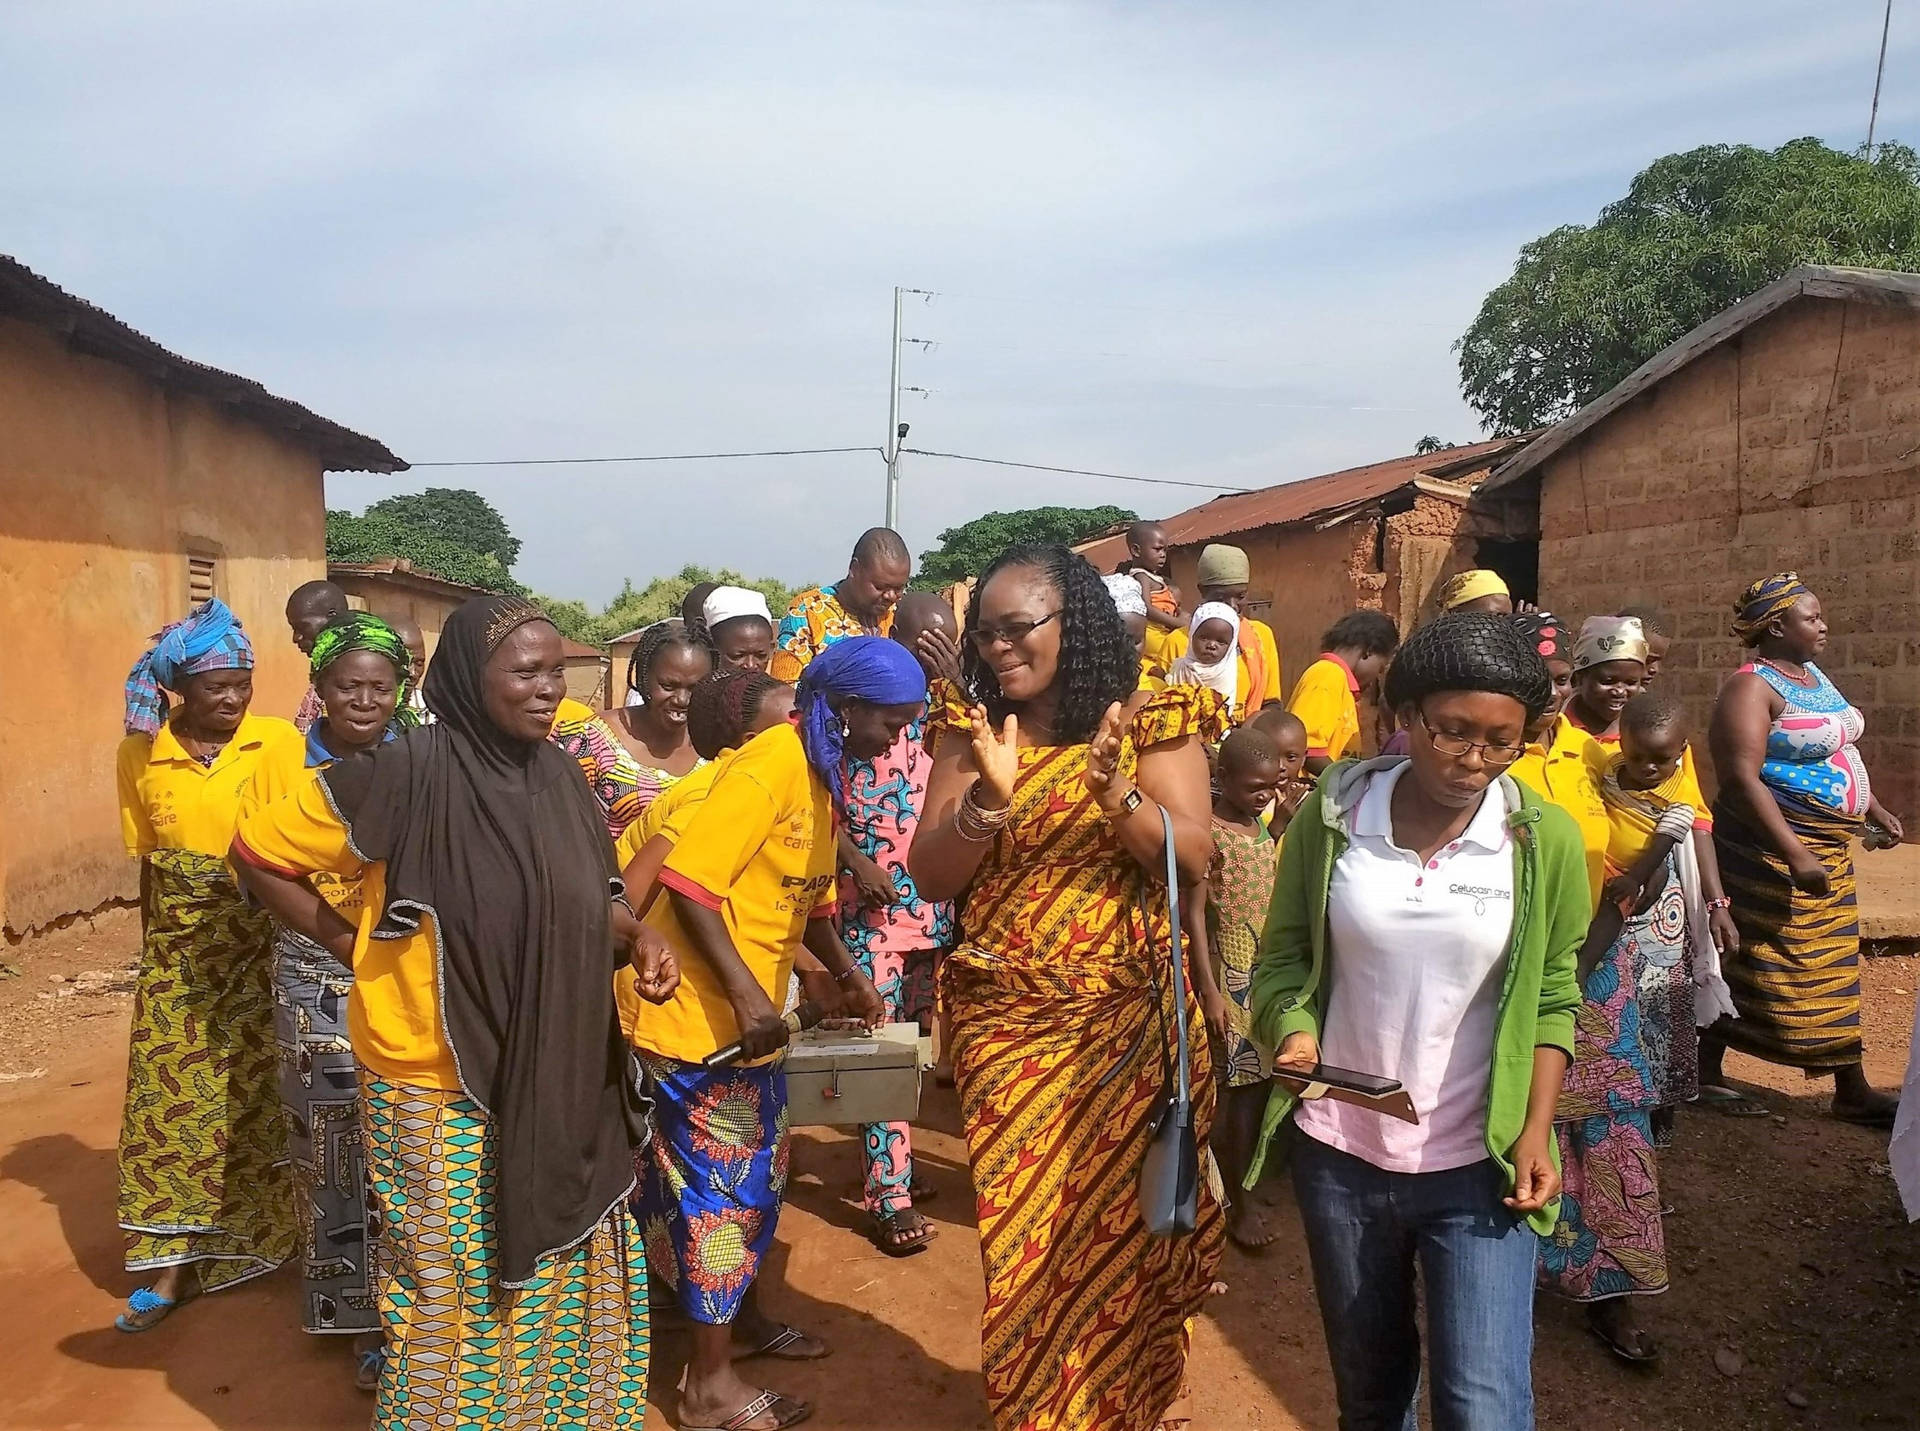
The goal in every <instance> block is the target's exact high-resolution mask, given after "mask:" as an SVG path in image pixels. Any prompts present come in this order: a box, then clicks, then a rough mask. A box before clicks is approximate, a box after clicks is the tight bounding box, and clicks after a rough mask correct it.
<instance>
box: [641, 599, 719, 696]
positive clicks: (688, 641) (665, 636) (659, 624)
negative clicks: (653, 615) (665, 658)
mask: <svg viewBox="0 0 1920 1431" xmlns="http://www.w3.org/2000/svg"><path fill="white" fill-rule="evenodd" d="M675 647H678V648H680V649H682V650H687V651H705V650H706V649H707V647H706V643H705V642H703V641H701V640H700V638H699V637H698V636H695V635H694V634H693V633H692V632H690V631H688V630H687V627H686V624H685V623H684V622H682V621H678V620H673V619H669V620H666V621H656V622H654V624H653V625H651V626H649V627H648V628H647V629H646V630H645V631H642V632H641V633H640V639H639V641H638V642H636V643H635V644H634V648H633V654H632V655H631V656H629V657H627V689H628V690H630V691H638V692H640V694H641V697H642V699H643V700H644V698H645V696H646V693H647V682H648V681H650V680H652V679H653V663H654V662H655V661H658V660H659V659H660V655H661V653H662V652H663V651H667V650H669V649H672V648H675Z"/></svg>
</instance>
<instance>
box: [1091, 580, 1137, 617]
mask: <svg viewBox="0 0 1920 1431" xmlns="http://www.w3.org/2000/svg"><path fill="white" fill-rule="evenodd" d="M1100 579H1101V580H1102V581H1104V582H1105V583H1106V584H1107V595H1108V596H1111V597H1112V598H1113V604H1114V608H1115V609H1116V610H1117V611H1119V613H1120V614H1121V615H1122V616H1145V615H1146V614H1147V594H1146V593H1145V592H1144V591H1142V590H1141V589H1140V583H1139V582H1137V581H1135V580H1134V579H1133V573H1132V572H1127V571H1122V572H1115V573H1114V574H1113V575H1112V576H1103V577H1101V578H1100Z"/></svg>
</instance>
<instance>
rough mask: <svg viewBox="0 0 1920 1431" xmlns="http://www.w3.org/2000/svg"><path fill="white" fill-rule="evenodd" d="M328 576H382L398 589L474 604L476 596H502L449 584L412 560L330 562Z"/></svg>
mask: <svg viewBox="0 0 1920 1431" xmlns="http://www.w3.org/2000/svg"><path fill="white" fill-rule="evenodd" d="M327 575H328V576H330V577H331V576H381V577H387V578H389V579H390V580H392V581H393V582H394V583H395V584H396V585H398V586H414V587H418V588H420V589H422V590H425V591H430V592H433V593H434V594H436V595H439V596H451V597H454V598H456V599H457V600H460V601H470V600H472V599H473V598H474V597H476V596H498V595H499V594H500V593H499V592H497V591H489V590H487V588H486V587H484V586H468V585H467V584H466V583H465V582H464V581H448V580H447V579H446V578H445V577H444V576H435V575H434V574H433V573H432V572H430V571H420V570H418V569H417V568H416V567H415V566H414V564H413V562H412V560H411V559H410V558H408V557H381V558H380V559H379V560H378V561H330V562H328V563H327Z"/></svg>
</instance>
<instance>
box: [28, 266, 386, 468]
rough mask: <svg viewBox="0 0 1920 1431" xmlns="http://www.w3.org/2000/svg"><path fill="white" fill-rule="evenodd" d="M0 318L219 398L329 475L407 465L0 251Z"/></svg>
mask: <svg viewBox="0 0 1920 1431" xmlns="http://www.w3.org/2000/svg"><path fill="white" fill-rule="evenodd" d="M0 317H4V318H18V319H20V320H21V321H22V322H26V323H33V324H36V325H38V326H39V327H42V328H46V329H49V330H50V331H52V332H54V333H57V334H59V335H60V337H61V338H62V339H63V340H64V341H65V342H66V345H67V346H68V347H69V348H71V349H72V350H73V351H74V352H76V353H85V354H87V355H88V356H89V357H94V358H104V359H105V360H106V361H107V362H110V363H118V364H119V365H120V366H121V367H123V368H130V369H132V370H133V371H134V372H136V373H138V374H140V376H142V377H143V378H145V379H147V381H149V382H151V383H154V384H156V385H157V386H159V387H163V388H167V389H169V390H170V391H174V392H183V393H192V394H193V395H195V396H197V397H203V398H206V399H208V400H209V401H211V402H215V403H218V404H219V405H220V406H222V407H224V408H225V409H226V410H227V411H228V412H230V413H231V414H232V415H233V416H234V417H237V418H239V419H240V420H242V421H243V422H250V423H252V424H254V425H255V426H256V427H262V428H265V429H266V430H267V431H269V432H273V433H277V434H279V435H280V436H282V437H284V438H285V439H286V440H287V441H289V442H291V443H293V444H295V445H296V446H299V447H304V448H305V449H307V450H308V451H309V452H312V453H313V454H314V455H315V456H317V457H318V458H319V459H320V465H321V466H322V467H323V468H324V469H325V470H326V471H328V472H404V471H406V470H407V464H406V463H405V462H402V461H401V460H400V459H399V458H398V457H395V456H394V455H393V454H392V453H391V452H389V451H388V450H387V448H386V446H385V445H384V444H382V443H379V442H376V441H374V439H373V438H371V437H363V436H362V435H361V434H359V433H357V432H354V431H352V430H351V429H349V428H345V427H342V426H340V424H339V423H337V422H330V421H329V420H328V419H326V418H324V417H321V416H320V415H319V414H318V413H316V412H312V411H310V410H309V409H307V408H304V407H302V406H300V404H299V403H297V402H293V401H291V400H289V399H287V398H283V397H275V396H274V395H273V394H272V393H270V392H268V391H267V390H266V389H265V388H263V387H261V386H260V384H258V383H256V382H254V381H253V379H251V378H243V377H240V376H239V375H237V374H235V373H229V372H224V371H222V370H221V369H219V368H210V367H208V366H207V365H206V364H205V363H196V362H194V361H193V360H192V359H191V358H183V357H181V356H180V355H179V354H177V353H170V352H168V351H167V350H166V349H165V348H163V347H161V346H160V345H159V344H158V343H156V342H154V341H153V339H151V338H149V337H147V336H146V335H145V334H143V333H138V332H135V331H134V330H133V329H132V328H129V327H128V326H127V325H126V324H125V323H122V322H121V321H120V320H119V319H118V318H116V317H114V316H113V315H112V314H111V313H109V312H107V311H106V310H105V309H104V308H96V307H95V306H94V305H93V304H91V303H89V302H87V301H86V299H84V298H76V297H75V296H74V295H73V294H71V293H68V292H67V291H66V290H65V289H64V288H61V287H60V286H59V285H58V284H56V283H53V282H52V281H51V280H49V279H45V278H42V277H41V276H40V275H39V274H37V273H35V272H34V271H33V270H32V269H30V268H28V267H27V266H26V265H25V264H24V263H21V262H20V261H19V260H18V259H15V258H9V257H8V256H6V255H5V254H0Z"/></svg>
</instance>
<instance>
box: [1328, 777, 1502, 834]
mask: <svg viewBox="0 0 1920 1431" xmlns="http://www.w3.org/2000/svg"><path fill="white" fill-rule="evenodd" d="M1411 769H1413V762H1412V761H1411V760H1403V761H1402V762H1401V763H1400V764H1398V765H1396V766H1394V767H1393V768H1392V769H1391V770H1382V771H1380V772H1378V773H1377V774H1375V775H1374V776H1373V778H1372V779H1370V780H1369V781H1368V782H1367V789H1366V793H1365V794H1363V795H1362V796H1361V797H1360V804H1359V806H1358V807H1357V808H1356V809H1355V810H1354V812H1353V834H1354V837H1355V838H1356V839H1371V840H1385V841H1386V842H1387V843H1388V844H1392V843H1393V790H1394V786H1396V785H1397V784H1399V783H1400V777H1401V776H1403V775H1405V774H1406V773H1407V772H1408V771H1410V770H1411ZM1509 838H1510V836H1509V834H1508V831H1507V802H1506V798H1505V796H1504V795H1503V794H1502V792H1501V789H1500V780H1499V777H1498V776H1496V777H1494V780H1493V783H1492V784H1490V785H1489V786H1487V788H1486V790H1485V791H1484V792H1482V794H1481V796H1480V808H1479V809H1477V810H1475V811H1474V812H1473V818H1472V819H1471V820H1469V821H1468V822H1467V828H1466V829H1464V830H1462V831H1461V832H1460V838H1459V839H1458V840H1456V841H1454V842H1453V843H1454V844H1456V845H1477V846H1479V847H1480V848H1481V849H1483V850H1487V851H1489V852H1491V851H1495V850H1504V849H1505V848H1506V847H1507V842H1508V840H1509Z"/></svg>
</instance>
